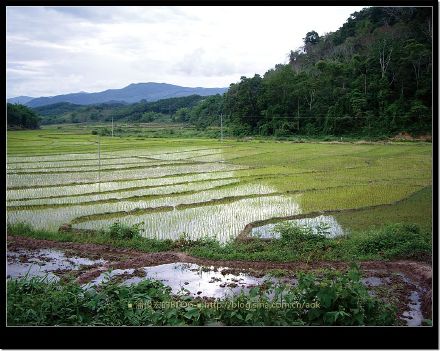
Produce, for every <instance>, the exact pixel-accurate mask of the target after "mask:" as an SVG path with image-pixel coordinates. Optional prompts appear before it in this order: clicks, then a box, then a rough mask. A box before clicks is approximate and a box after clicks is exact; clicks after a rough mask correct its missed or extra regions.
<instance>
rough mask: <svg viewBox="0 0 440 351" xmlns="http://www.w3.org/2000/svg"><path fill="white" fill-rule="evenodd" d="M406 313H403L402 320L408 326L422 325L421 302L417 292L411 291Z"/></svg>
mask: <svg viewBox="0 0 440 351" xmlns="http://www.w3.org/2000/svg"><path fill="white" fill-rule="evenodd" d="M409 300H410V302H409V304H408V308H409V309H408V311H405V312H403V314H402V319H404V320H406V324H407V325H408V326H419V325H422V321H423V319H424V318H423V315H422V302H421V299H420V294H419V292H418V291H412V292H411V295H410V296H409Z"/></svg>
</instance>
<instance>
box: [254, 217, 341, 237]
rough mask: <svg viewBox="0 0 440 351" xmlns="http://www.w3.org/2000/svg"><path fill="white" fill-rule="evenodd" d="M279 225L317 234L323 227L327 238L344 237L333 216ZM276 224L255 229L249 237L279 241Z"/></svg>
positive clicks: (290, 221) (289, 221)
mask: <svg viewBox="0 0 440 351" xmlns="http://www.w3.org/2000/svg"><path fill="white" fill-rule="evenodd" d="M281 223H290V224H293V225H297V226H307V227H310V228H312V230H313V233H314V234H317V233H318V228H317V227H318V226H320V225H321V226H325V230H324V232H325V236H326V237H328V238H334V237H337V236H340V235H344V234H345V232H344V229H343V228H342V227H341V225H340V224H339V223H338V221H337V220H336V218H335V217H333V216H317V217H313V218H302V219H293V220H287V221H283V222H281ZM276 225H277V223H271V224H266V225H263V226H261V227H255V228H253V229H252V231H251V236H253V237H257V238H262V239H279V238H280V236H281V235H280V233H278V232H277V231H276V228H275V227H276Z"/></svg>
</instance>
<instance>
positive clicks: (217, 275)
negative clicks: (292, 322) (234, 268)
mask: <svg viewBox="0 0 440 351" xmlns="http://www.w3.org/2000/svg"><path fill="white" fill-rule="evenodd" d="M141 270H142V271H143V272H144V274H145V275H144V276H143V277H139V276H133V277H127V279H124V280H123V282H122V284H124V285H132V284H137V283H140V282H141V281H142V280H144V279H146V278H148V279H154V280H159V281H161V282H162V283H164V284H165V285H167V286H169V287H170V288H171V290H172V293H173V294H179V293H181V294H182V293H183V294H186V295H190V296H193V297H196V296H198V297H214V298H224V297H227V296H232V295H235V294H239V293H240V292H241V291H248V290H249V289H250V288H252V287H253V286H257V285H261V284H262V283H264V282H265V281H270V282H272V283H276V282H280V280H279V279H275V278H273V277H269V276H267V275H266V276H263V277H258V278H257V277H253V276H251V275H249V274H245V273H238V274H236V275H235V274H231V273H227V271H225V270H227V268H226V267H219V268H214V267H212V266H211V267H203V266H199V265H197V264H192V263H183V262H176V263H169V264H162V265H158V266H152V267H143V268H142V269H141ZM222 271H223V273H222ZM133 272H134V270H133V269H131V270H130V269H116V270H114V271H111V272H110V273H109V272H105V273H102V274H101V275H100V276H99V277H97V278H96V279H94V280H93V281H91V282H90V283H89V284H88V285H91V286H96V285H98V284H100V283H102V282H103V281H105V280H106V277H108V276H110V277H114V276H118V275H122V274H125V275H131V274H133ZM289 282H290V283H291V284H295V283H296V280H295V279H290V280H289ZM182 289H185V291H182Z"/></svg>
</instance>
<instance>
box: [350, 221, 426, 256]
mask: <svg viewBox="0 0 440 351" xmlns="http://www.w3.org/2000/svg"><path fill="white" fill-rule="evenodd" d="M356 247H357V251H358V252H359V253H360V254H364V255H373V256H375V255H379V256H381V257H383V258H386V259H390V258H395V257H400V258H412V259H420V258H423V257H426V256H429V253H430V251H431V240H430V237H429V236H428V235H426V233H423V232H422V231H421V230H420V228H419V227H418V226H417V225H413V224H395V225H389V226H387V227H386V228H385V229H382V230H378V231H372V232H370V233H369V234H367V235H365V236H363V237H359V239H358V241H357V243H356Z"/></svg>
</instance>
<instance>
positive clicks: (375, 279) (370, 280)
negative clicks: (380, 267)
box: [361, 277, 391, 287]
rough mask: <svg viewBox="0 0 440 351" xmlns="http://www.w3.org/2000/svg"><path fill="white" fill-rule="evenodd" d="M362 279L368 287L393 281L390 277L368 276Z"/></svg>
mask: <svg viewBox="0 0 440 351" xmlns="http://www.w3.org/2000/svg"><path fill="white" fill-rule="evenodd" d="M361 281H362V283H363V284H364V285H366V286H367V287H373V286H380V285H384V284H388V283H391V279H390V278H389V277H385V278H379V277H368V278H362V279H361Z"/></svg>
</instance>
